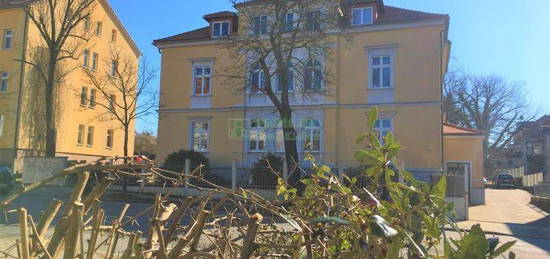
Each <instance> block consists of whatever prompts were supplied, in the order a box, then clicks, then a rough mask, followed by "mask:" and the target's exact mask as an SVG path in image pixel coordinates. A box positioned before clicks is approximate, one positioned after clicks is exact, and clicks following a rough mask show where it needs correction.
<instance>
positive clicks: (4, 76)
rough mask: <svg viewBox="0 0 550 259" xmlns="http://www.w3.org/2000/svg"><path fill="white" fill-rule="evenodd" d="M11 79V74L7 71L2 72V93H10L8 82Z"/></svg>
mask: <svg viewBox="0 0 550 259" xmlns="http://www.w3.org/2000/svg"><path fill="white" fill-rule="evenodd" d="M9 78H10V74H9V73H8V72H6V71H2V72H0V93H5V92H7V91H8V87H9V85H8V83H9V82H8V80H9Z"/></svg>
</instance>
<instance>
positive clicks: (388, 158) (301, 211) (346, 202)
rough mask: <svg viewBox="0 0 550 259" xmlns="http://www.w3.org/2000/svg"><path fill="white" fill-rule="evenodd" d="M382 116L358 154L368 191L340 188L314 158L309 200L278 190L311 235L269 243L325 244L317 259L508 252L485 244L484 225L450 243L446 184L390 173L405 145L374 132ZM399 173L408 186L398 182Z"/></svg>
mask: <svg viewBox="0 0 550 259" xmlns="http://www.w3.org/2000/svg"><path fill="white" fill-rule="evenodd" d="M377 113H378V112H377V110H376V109H374V110H372V111H371V112H370V113H369V116H368V127H369V132H368V133H366V134H365V135H363V136H361V137H359V139H358V141H357V142H358V143H365V142H367V145H366V148H365V149H363V150H359V151H357V152H356V154H355V158H356V159H357V161H359V162H360V163H361V165H362V166H364V168H363V169H361V170H360V172H361V175H362V176H363V177H368V178H369V179H370V180H369V181H368V182H367V185H366V186H362V187H358V186H357V185H356V184H355V183H356V182H357V177H351V178H350V177H346V181H347V182H351V183H353V184H351V185H346V184H343V183H341V182H339V181H338V178H337V177H336V176H335V175H334V174H332V172H331V169H330V168H329V167H328V166H321V165H316V164H315V161H314V160H313V157H312V156H310V157H309V158H308V159H309V160H311V161H312V163H313V165H314V169H315V173H314V174H312V175H311V176H310V177H309V178H307V179H303V180H302V182H303V183H304V185H305V191H304V193H303V196H301V197H299V196H298V194H297V193H298V192H297V190H296V189H294V188H292V187H291V186H289V185H288V184H287V183H285V181H284V180H282V179H278V186H277V189H276V190H277V194H278V195H281V196H283V197H284V199H285V200H286V201H287V202H288V203H289V204H292V206H289V209H288V210H289V211H288V214H289V215H290V216H289V217H288V218H286V217H284V219H285V220H286V221H287V222H288V223H289V224H290V225H292V226H294V227H295V228H296V229H302V230H303V229H304V224H303V223H302V224H298V223H297V222H304V221H305V222H308V224H307V229H310V231H311V232H312V233H313V234H311V235H310V236H307V237H303V236H300V235H296V236H293V237H292V238H288V237H286V238H285V237H283V236H281V237H273V236H272V237H270V240H278V242H282V243H283V244H284V245H292V244H296V243H297V242H305V243H307V242H308V241H309V240H322V243H323V245H318V246H310V247H308V248H307V249H305V251H302V252H303V253H307V254H308V257H313V258H317V257H319V258H452V259H454V258H494V257H495V256H498V255H500V254H503V253H504V252H506V251H507V250H508V249H510V247H511V246H512V245H513V243H506V244H504V245H502V246H500V247H498V248H497V246H498V240H495V239H486V238H485V234H484V233H483V232H482V231H481V229H480V228H479V226H478V227H475V228H473V229H472V231H471V232H470V233H468V234H466V235H463V234H462V233H461V232H460V231H458V232H459V234H460V235H461V237H460V238H459V239H457V240H452V239H449V238H447V237H446V235H445V228H446V227H448V226H450V225H451V226H455V227H456V224H455V223H454V222H452V221H451V220H450V218H449V215H451V214H452V213H453V205H452V204H450V203H448V202H447V201H445V195H446V177H441V178H440V179H439V180H438V181H437V182H436V183H435V184H428V183H425V182H421V181H418V180H417V179H415V178H414V177H413V175H412V174H411V173H410V172H407V171H405V170H400V169H398V168H396V167H394V166H391V164H398V163H397V162H398V161H397V159H396V158H397V155H398V153H399V151H400V150H401V145H400V144H399V142H397V141H396V140H395V139H394V137H393V135H392V134H391V133H388V135H387V136H385V137H384V141H383V143H381V142H380V141H379V137H378V135H377V134H376V133H374V132H373V127H374V123H375V121H376V119H377ZM398 174H399V175H401V178H402V179H404V183H402V182H399V181H398V180H397V179H396V177H395V176H396V175H398ZM325 183H328V184H325ZM303 231H305V230H303ZM285 240H287V241H285ZM300 240H301V241H300ZM285 242H286V244H285ZM270 249H271V250H270V252H271V253H278V252H280V253H283V254H284V253H287V254H296V251H295V250H294V251H285V250H284V249H282V250H281V251H273V250H274V249H273V248H270ZM510 257H511V258H513V257H514V255H513V253H510Z"/></svg>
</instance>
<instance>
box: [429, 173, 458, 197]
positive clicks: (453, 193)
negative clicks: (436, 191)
mask: <svg viewBox="0 0 550 259" xmlns="http://www.w3.org/2000/svg"><path fill="white" fill-rule="evenodd" d="M442 176H445V177H447V197H452V198H463V197H464V195H465V192H466V188H465V182H464V176H463V175H454V174H433V175H432V184H436V183H437V182H439V179H441V177H442Z"/></svg>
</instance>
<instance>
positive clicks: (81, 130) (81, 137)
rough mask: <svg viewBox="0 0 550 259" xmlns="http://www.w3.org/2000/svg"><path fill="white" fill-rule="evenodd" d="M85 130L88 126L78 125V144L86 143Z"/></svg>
mask: <svg viewBox="0 0 550 259" xmlns="http://www.w3.org/2000/svg"><path fill="white" fill-rule="evenodd" d="M84 131H86V126H84V125H78V138H77V140H76V144H77V145H79V146H82V145H83V144H84Z"/></svg>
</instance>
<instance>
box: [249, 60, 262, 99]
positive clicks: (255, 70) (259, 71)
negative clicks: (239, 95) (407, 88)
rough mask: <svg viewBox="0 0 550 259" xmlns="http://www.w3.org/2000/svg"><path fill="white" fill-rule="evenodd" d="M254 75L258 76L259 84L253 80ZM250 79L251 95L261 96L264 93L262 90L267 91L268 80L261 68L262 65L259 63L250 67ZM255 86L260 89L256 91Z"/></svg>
mask: <svg viewBox="0 0 550 259" xmlns="http://www.w3.org/2000/svg"><path fill="white" fill-rule="evenodd" d="M256 66H257V67H256ZM253 74H258V79H257V80H258V81H257V82H254V81H253V80H252V75H253ZM248 77H249V79H248V80H249V82H248V83H249V87H248V88H249V89H248V92H249V93H253V94H259V93H263V91H262V89H265V85H266V81H265V80H266V78H265V73H264V71H263V69H262V68H261V67H260V64H258V63H253V64H252V65H250V69H249V73H248ZM254 85H257V88H258V89H254V88H253V86H254Z"/></svg>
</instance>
